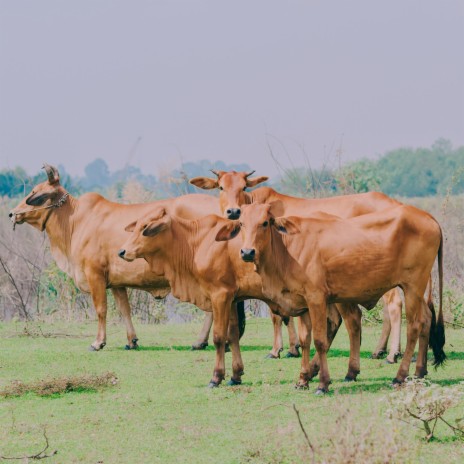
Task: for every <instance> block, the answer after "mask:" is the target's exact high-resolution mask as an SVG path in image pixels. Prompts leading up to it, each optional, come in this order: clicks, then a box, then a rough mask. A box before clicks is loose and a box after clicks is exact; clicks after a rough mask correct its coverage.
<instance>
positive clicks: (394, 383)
mask: <svg viewBox="0 0 464 464" xmlns="http://www.w3.org/2000/svg"><path fill="white" fill-rule="evenodd" d="M402 384H403V381H402V380H399V379H397V378H396V377H395V378H394V379H393V380H392V383H391V386H392V387H393V388H398V387H400V386H401V385H402Z"/></svg>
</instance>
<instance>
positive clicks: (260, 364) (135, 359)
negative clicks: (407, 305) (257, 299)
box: [0, 319, 464, 464]
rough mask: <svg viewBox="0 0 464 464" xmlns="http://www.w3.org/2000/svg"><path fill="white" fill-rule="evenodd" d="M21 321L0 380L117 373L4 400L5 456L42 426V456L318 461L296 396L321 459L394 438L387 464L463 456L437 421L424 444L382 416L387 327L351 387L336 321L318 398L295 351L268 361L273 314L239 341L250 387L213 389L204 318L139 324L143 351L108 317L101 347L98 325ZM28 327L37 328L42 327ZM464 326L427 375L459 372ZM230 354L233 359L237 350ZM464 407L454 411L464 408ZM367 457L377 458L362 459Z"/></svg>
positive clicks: (33, 439)
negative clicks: (199, 348)
mask: <svg viewBox="0 0 464 464" xmlns="http://www.w3.org/2000/svg"><path fill="white" fill-rule="evenodd" d="M22 329H23V324H19V323H17V324H13V323H10V324H0V337H1V342H0V353H1V355H0V389H1V388H4V387H5V386H8V385H10V384H11V382H12V381H13V380H21V381H23V382H32V381H37V380H40V379H46V378H51V377H63V376H70V375H79V374H85V373H88V374H102V373H104V372H106V371H113V372H115V373H116V375H117V377H118V379H119V382H118V383H117V385H115V386H111V387H109V388H106V389H102V390H99V391H91V390H83V391H79V392H71V393H65V394H58V395H53V396H51V397H40V396H37V395H36V394H33V393H28V394H26V395H23V396H20V397H13V398H0V421H1V427H0V456H4V457H21V456H31V455H34V454H36V453H38V452H39V451H40V450H41V449H43V447H44V444H45V439H44V435H43V431H44V429H45V430H46V435H47V437H48V440H49V448H48V450H47V451H46V454H47V453H48V454H51V453H52V452H53V451H54V450H57V454H56V455H54V456H52V457H50V458H47V459H45V461H44V462H47V463H77V462H83V463H106V464H109V463H111V464H114V463H127V462H133V463H157V462H160V463H161V462H162V463H183V462H189V463H197V462H198V463H202V464H206V463H210V462H211V463H213V462H223V463H247V462H249V463H278V462H289V463H292V462H296V461H297V460H298V461H302V462H312V453H311V452H310V450H309V448H308V445H307V444H306V441H305V438H304V435H303V432H302V430H301V428H300V426H299V423H298V418H297V416H296V413H295V411H294V410H293V404H294V405H295V406H296V408H297V409H298V410H299V412H300V415H301V420H302V423H303V425H304V428H305V429H306V431H307V433H308V437H309V439H310V441H311V443H312V444H314V445H315V447H316V448H317V449H316V456H315V462H323V461H325V462H354V461H350V458H349V453H350V450H351V448H350V447H352V446H358V445H359V444H360V443H361V444H362V443H367V444H368V446H370V447H371V448H373V449H374V448H375V449H376V451H372V453H374V454H375V452H376V453H377V454H378V451H379V450H382V449H386V448H388V447H390V448H392V449H393V448H395V447H396V448H395V449H396V450H397V452H398V454H397V456H396V458H395V457H391V458H390V459H389V460H388V461H385V462H424V463H425V462H446V463H453V462H455V463H458V462H459V463H461V462H464V444H463V442H460V441H457V440H456V439H455V438H454V436H453V435H452V433H450V432H449V431H448V430H446V429H445V428H444V427H441V426H438V429H437V434H436V435H437V439H436V440H435V441H433V442H430V443H425V442H424V441H422V440H421V438H420V432H419V431H418V430H417V429H414V428H413V427H411V426H410V425H406V424H403V423H399V422H394V421H391V420H390V419H387V418H386V416H385V410H386V408H387V404H386V398H387V397H388V395H390V394H392V389H391V388H390V386H389V382H390V381H391V379H392V378H393V376H394V374H395V371H396V369H397V367H396V366H389V365H385V364H384V363H383V362H382V361H379V360H371V359H368V356H369V353H370V352H371V350H372V349H373V347H374V345H375V342H376V340H377V337H378V336H379V333H380V326H379V327H366V328H364V332H363V345H362V356H363V359H362V365H361V369H362V371H361V375H360V376H359V381H358V382H356V383H352V384H346V383H343V382H342V379H343V378H344V375H345V371H346V368H347V362H348V351H347V347H348V340H347V335H346V331H345V329H344V328H342V329H341V330H340V333H339V335H338V336H337V339H336V341H335V344H334V349H333V350H332V351H331V352H330V357H329V367H330V370H331V375H332V379H333V384H332V385H331V393H330V394H328V395H326V396H325V397H317V396H315V395H314V390H315V388H316V383H315V382H313V385H312V387H311V389H310V390H309V391H297V390H295V389H294V388H293V385H294V383H295V381H296V379H297V377H298V372H299V362H300V361H299V360H298V359H281V360H265V359H264V356H265V354H266V353H267V351H268V349H269V347H270V346H269V344H270V341H271V325H270V321H268V320H259V319H254V320H251V321H249V322H248V326H247V332H246V334H245V336H244V338H243V340H242V345H243V358H244V362H245V376H244V385H242V386H240V387H226V386H221V387H220V388H218V389H214V390H210V389H207V388H206V385H207V383H208V381H209V379H210V377H211V374H212V369H213V363H214V351H213V349H212V348H210V349H208V350H207V351H205V352H190V351H188V349H189V345H190V343H191V342H192V341H193V340H194V339H195V335H196V333H197V332H198V330H199V326H198V325H193V324H181V325H174V324H167V325H157V326H139V327H138V334H139V337H140V343H141V346H142V348H141V349H140V350H139V351H136V352H133V351H124V350H123V345H124V344H125V339H124V331H123V328H122V326H120V325H110V327H109V337H108V338H109V340H108V341H109V343H108V345H107V347H106V348H105V349H104V350H103V351H102V352H99V353H92V352H88V351H87V347H88V345H90V343H91V342H92V341H93V336H94V332H95V329H96V324H95V323H88V324H81V325H73V326H64V325H44V326H41V331H42V332H43V334H44V335H46V337H44V336H42V335H40V336H36V337H32V336H24V335H22ZM30 332H31V333H36V334H38V333H39V330H38V327H37V326H32V327H31V328H30ZM463 334H464V331H462V330H461V331H459V330H451V329H448V330H447V345H446V351H447V353H448V355H449V358H450V359H449V361H448V363H447V365H446V367H445V368H444V369H439V370H438V371H436V372H435V371H434V370H433V369H430V379H431V380H432V381H434V382H437V383H439V384H441V385H453V384H457V383H459V382H462V381H463V380H464V337H463ZM226 361H227V362H228V364H229V366H230V354H228V355H227V358H226ZM463 409H464V407H463V408H461V411H454V412H453V411H450V416H449V417H450V418H451V419H453V417H457V415H459V413H460V415H461V416H462V415H463V414H462V412H463ZM368 452H369V451H366V453H368ZM395 452H396V451H395V450H393V451H392V454H393V455H394V454H395ZM366 456H368V454H366ZM369 459H371V461H369ZM0 460H1V459H0ZM23 462H29V461H28V459H24V460H23ZM31 462H32V461H31ZM358 462H361V461H359V459H358ZM364 462H378V461H376V460H375V459H374V458H368V457H366V458H365V459H364ZM379 462H381V461H379Z"/></svg>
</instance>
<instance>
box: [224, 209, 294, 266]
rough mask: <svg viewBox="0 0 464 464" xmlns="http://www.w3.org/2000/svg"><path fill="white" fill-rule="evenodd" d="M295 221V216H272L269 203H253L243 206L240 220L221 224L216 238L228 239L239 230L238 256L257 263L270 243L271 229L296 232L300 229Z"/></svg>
mask: <svg viewBox="0 0 464 464" xmlns="http://www.w3.org/2000/svg"><path fill="white" fill-rule="evenodd" d="M297 222H298V221H297V218H292V217H288V218H286V217H278V218H276V217H274V215H273V214H272V206H271V205H270V204H267V203H264V204H259V203H253V204H252V205H245V206H244V207H243V211H242V215H241V216H240V221H231V222H230V223H228V224H226V225H225V226H223V227H222V228H221V229H220V230H219V232H218V233H217V235H216V240H217V241H222V240H230V239H232V238H234V237H235V236H236V235H237V234H238V232H239V231H241V234H242V248H241V250H240V256H241V257H242V259H243V261H246V262H254V263H255V264H257V263H258V262H259V258H260V255H261V254H262V252H263V250H264V249H265V248H266V247H268V246H269V245H270V240H271V234H272V229H275V230H276V231H278V232H279V233H281V234H296V233H298V232H299V231H300V229H299V226H298V223H297Z"/></svg>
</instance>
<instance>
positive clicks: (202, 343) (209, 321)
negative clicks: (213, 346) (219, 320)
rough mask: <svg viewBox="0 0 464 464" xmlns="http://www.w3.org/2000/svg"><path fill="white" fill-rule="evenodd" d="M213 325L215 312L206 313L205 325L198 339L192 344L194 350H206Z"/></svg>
mask: <svg viewBox="0 0 464 464" xmlns="http://www.w3.org/2000/svg"><path fill="white" fill-rule="evenodd" d="M212 325H213V313H206V315H205V321H204V322H203V327H202V328H201V331H200V333H199V335H198V338H197V341H196V342H195V343H194V344H193V345H192V350H193V351H194V350H204V349H205V348H206V347H207V346H208V339H209V333H210V331H211V326H212Z"/></svg>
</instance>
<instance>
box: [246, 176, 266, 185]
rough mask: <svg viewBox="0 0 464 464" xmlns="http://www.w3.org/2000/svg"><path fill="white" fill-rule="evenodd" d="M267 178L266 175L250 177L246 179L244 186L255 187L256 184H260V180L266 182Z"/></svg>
mask: <svg viewBox="0 0 464 464" xmlns="http://www.w3.org/2000/svg"><path fill="white" fill-rule="evenodd" d="M268 179H269V177H267V176H260V177H252V178H251V179H247V180H246V186H247V187H250V188H251V187H255V186H256V185H258V184H261V183H262V182H266V181H267V180H268Z"/></svg>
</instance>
